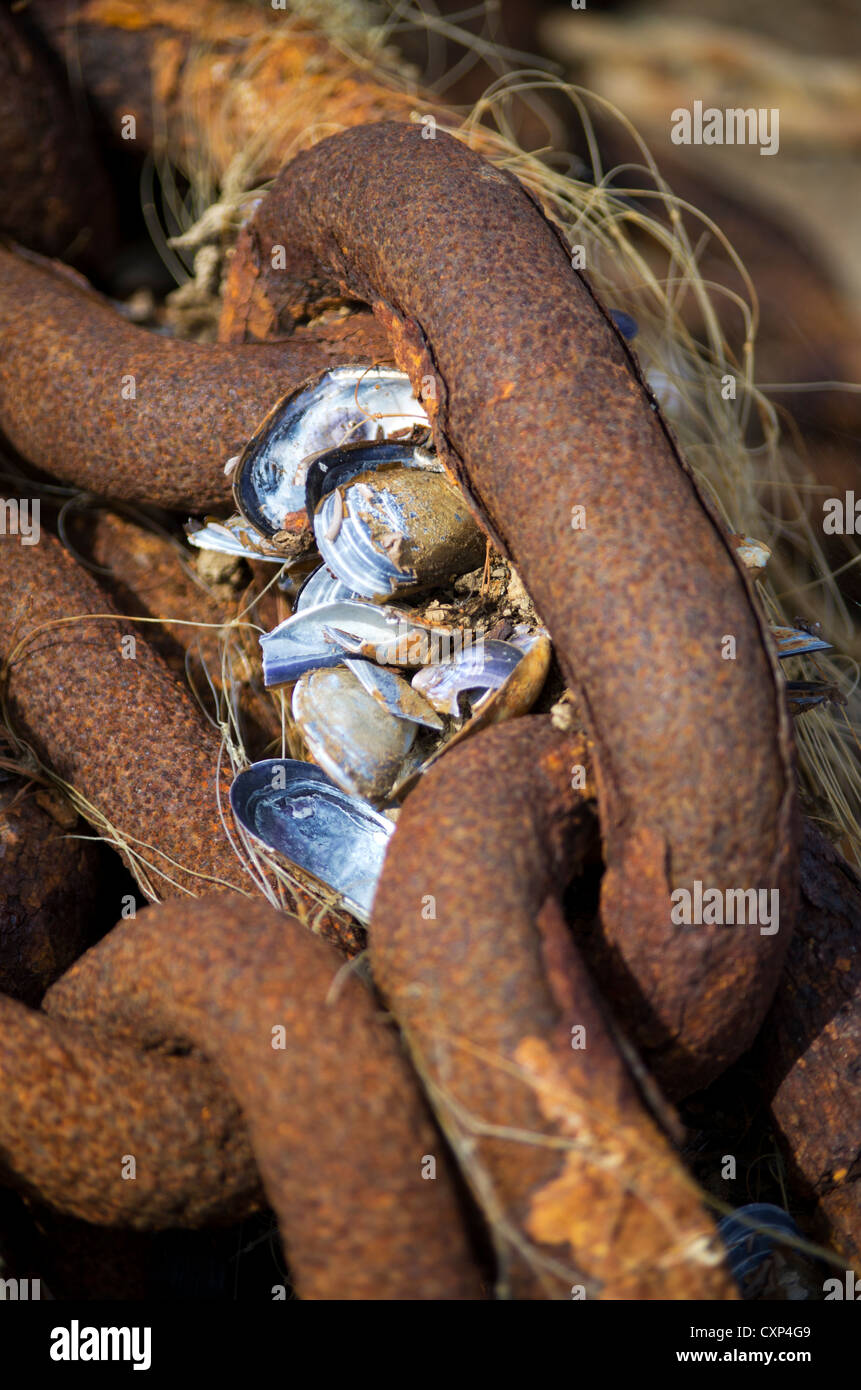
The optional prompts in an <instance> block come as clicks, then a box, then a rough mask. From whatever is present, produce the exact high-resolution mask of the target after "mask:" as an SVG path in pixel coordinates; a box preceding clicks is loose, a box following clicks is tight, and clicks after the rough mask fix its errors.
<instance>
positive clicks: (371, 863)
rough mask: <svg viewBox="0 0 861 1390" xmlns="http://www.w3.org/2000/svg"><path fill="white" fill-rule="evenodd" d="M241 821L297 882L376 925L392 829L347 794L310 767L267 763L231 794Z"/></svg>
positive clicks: (243, 777)
mask: <svg viewBox="0 0 861 1390" xmlns="http://www.w3.org/2000/svg"><path fill="white" fill-rule="evenodd" d="M230 805H231V809H232V811H233V814H234V817H235V818H236V821H237V823H238V824H239V825H240V826H241V827H242V829H243V830H245V831H246V833H247V834H248V835H250V836H251V838H252V839H253V840H257V841H258V842H259V843H260V844H262V845H263V846H264V847H265V848H266V849H267V850H269V851H270V852H272V853H273V854H275V855H276V856H277V857H278V858H279V859H281V860H283V861H284V862H285V863H286V864H288V865H289V867H290V868H291V870H292V871H293V872H294V873H295V875H296V877H297V878H299V879H302V880H304V881H307V882H309V883H310V884H312V885H317V884H320V885H322V886H323V887H324V888H327V889H329V890H330V891H331V892H333V893H335V894H336V895H337V897H338V898H339V899H340V901H341V902H342V903H343V905H344V907H346V908H347V909H348V911H350V912H352V914H353V916H354V917H357V918H358V920H359V921H360V922H363V923H365V924H366V925H367V923H368V922H369V920H370V915H371V906H372V904H373V900H374V893H375V891H376V887H377V882H378V880H379V877H380V873H381V871H382V867H383V859H384V857H385V853H386V848H387V845H388V842H389V838H390V837H391V834H392V832H393V831H394V825H393V824H392V822H391V821H389V820H387V819H386V817H385V816H381V815H378V814H377V812H376V811H374V810H373V809H372V808H371V807H370V806H367V805H365V804H364V803H363V802H361V801H356V800H355V799H354V798H353V797H351V796H348V795H346V794H345V793H344V792H343V791H342V790H341V788H340V787H337V786H335V784H334V783H333V782H332V781H331V780H330V779H329V778H328V777H327V776H326V774H325V772H323V771H321V769H320V768H318V767H314V766H313V765H312V764H311V763H302V762H296V761H295V760H294V759H292V758H269V759H267V760H266V761H265V762H259V763H255V764H254V765H253V766H252V767H250V768H248V769H247V770H246V771H245V772H240V773H239V775H238V776H237V777H236V778H235V780H234V782H233V785H232V787H231V788H230Z"/></svg>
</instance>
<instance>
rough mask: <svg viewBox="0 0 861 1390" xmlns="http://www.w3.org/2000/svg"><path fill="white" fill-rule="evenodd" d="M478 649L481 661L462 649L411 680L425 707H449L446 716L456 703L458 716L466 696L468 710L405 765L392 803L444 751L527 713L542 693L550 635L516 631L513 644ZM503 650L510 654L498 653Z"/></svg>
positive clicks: (474, 652)
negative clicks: (417, 758)
mask: <svg viewBox="0 0 861 1390" xmlns="http://www.w3.org/2000/svg"><path fill="white" fill-rule="evenodd" d="M480 645H483V648H484V652H485V653H486V656H485V658H484V659H483V660H482V659H481V658H480V657H477V653H478V652H479V651H480V647H478V648H477V647H472V648H466V649H464V650H462V651H460V652H458V653H456V654H455V656H453V657H452V658H451V660H450V661H446V662H440V663H438V664H437V665H434V666H427V667H425V668H423V670H421V671H419V672H418V674H417V675H416V676H414V677H413V682H412V684H413V688H414V689H417V690H419V691H420V692H421V694H423V695H425V696H426V697H427V699H428V701H429V703H433V702H435V703H436V708H437V709H438V710H443V709H446V708H447V709H448V711H449V713H450V712H451V711H452V710H453V709H454V707H455V704H457V706H458V711H459V712H460V697H461V696H462V695H466V696H467V698H468V699H469V702H470V712H469V715H468V717H467V719H466V723H465V724H463V725H462V726H461V727H460V728H459V729H458V728H456V729H455V730H454V732H453V733H450V734H448V735H447V736H446V737H444V738H443V740H442V741H441V742H440V743H439V744H438V745H437V747H436V748H435V749H434V750H433V751H432V752H431V753H430V754H429V755H428V756H427V757H426V758H424V759H423V760H422V761H421V762H419V763H417V764H416V765H415V766H414V767H406V766H405V767H404V769H403V771H402V773H401V776H400V777H399V779H398V781H397V782H396V783H395V785H394V787H393V788H392V793H391V796H392V799H393V800H401V799H402V798H403V797H405V796H406V795H407V794H408V792H410V791H412V789H413V787H414V786H415V784H416V782H417V781H418V779H419V778H420V777H421V776H423V774H424V773H425V772H427V770H428V768H429V767H432V766H433V764H434V763H435V762H436V761H437V760H438V759H439V758H441V757H442V756H443V754H444V753H447V752H448V751H449V750H450V749H451V748H454V747H455V746H456V745H457V744H458V743H465V742H466V740H467V739H468V738H472V736H473V734H477V733H478V732H479V730H480V729H486V728H487V727H488V726H489V725H491V724H502V723H504V722H505V720H507V719H516V718H517V717H518V716H519V715H521V714H526V713H528V711H529V710H530V709H531V708H532V706H533V705H534V704H535V701H536V700H537V699H538V696H539V695H540V694H541V688H542V686H543V685H544V682H545V680H546V678H547V672H548V670H549V667H550V656H551V652H552V647H551V644H550V637H549V635H548V633H547V632H545V631H544V629H543V628H542V629H539V630H538V631H537V632H530V631H529V630H528V629H526V628H520V629H518V630H517V631H516V632H515V636H514V639H513V640H512V641H511V642H497V641H496V640H494V639H487V640H486V641H484V643H483V644H480ZM503 647H504V648H508V649H509V650H508V651H506V652H504V653H503V652H500V651H499V650H498V649H499V648H503Z"/></svg>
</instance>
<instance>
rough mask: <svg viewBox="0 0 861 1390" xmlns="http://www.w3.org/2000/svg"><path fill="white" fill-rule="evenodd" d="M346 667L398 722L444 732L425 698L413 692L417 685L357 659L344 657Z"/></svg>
mask: <svg viewBox="0 0 861 1390" xmlns="http://www.w3.org/2000/svg"><path fill="white" fill-rule="evenodd" d="M344 665H345V666H346V668H347V670H348V671H352V673H353V675H354V676H355V677H356V679H357V680H358V681H359V683H360V685H361V686H362V687H363V688H364V689H365V690H367V692H368V694H369V695H371V696H373V698H374V699H375V700H376V701H377V703H378V704H379V705H382V707H383V709H386V710H388V712H389V714H391V715H394V717H395V719H407V720H411V721H412V722H413V723H414V724H423V725H424V726H425V727H426V728H428V729H436V730H441V729H443V728H444V727H445V726H444V725H443V722H442V720H441V719H440V717H439V715H438V714H436V713H435V712H434V710H433V707H432V706H431V705H429V704H428V702H427V700H426V699H425V698H424V696H423V695H422V694H421V693H420V692H419V691H418V690H415V689H414V688H413V685H414V684H415V682H413V685H410V683H409V681H405V680H404V678H403V676H399V675H398V673H397V671H393V670H392V668H391V667H390V666H377V664H376V663H375V662H373V661H364V660H362V658H361V657H355V656H348V657H345V658H344Z"/></svg>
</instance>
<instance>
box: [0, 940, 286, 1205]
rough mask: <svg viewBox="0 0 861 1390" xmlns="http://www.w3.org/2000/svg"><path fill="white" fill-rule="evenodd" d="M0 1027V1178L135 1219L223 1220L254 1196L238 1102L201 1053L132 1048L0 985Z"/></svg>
mask: <svg viewBox="0 0 861 1390" xmlns="http://www.w3.org/2000/svg"><path fill="white" fill-rule="evenodd" d="M139 921H140V924H141V925H143V921H144V918H143V916H141V918H140V919H139ZM129 925H130V928H131V930H133V931H134V930H136V929H137V926H138V923H137V922H130V924H129ZM100 949H101V948H100V947H96V950H100ZM162 950H163V951H164V953H165V955H168V954H170V945H169V943H168V942H167V941H163V943H162ZM51 1007H52V1006H51ZM0 1027H2V1031H3V1046H2V1048H0V1078H2V1100H0V1180H2V1181H3V1183H4V1184H5V1185H12V1186H14V1187H15V1188H16V1189H17V1190H18V1191H20V1192H23V1193H25V1194H26V1195H27V1196H29V1197H33V1198H39V1199H41V1200H42V1201H45V1202H47V1203H49V1204H51V1205H52V1206H53V1207H55V1208H56V1209H57V1210H59V1211H61V1212H65V1213H66V1214H67V1215H70V1216H77V1217H81V1218H83V1219H84V1220H86V1221H90V1222H93V1223H95V1224H98V1225H108V1226H110V1225H122V1226H129V1227H132V1228H136V1229H139V1230H149V1229H161V1228H164V1227H167V1226H174V1225H184V1226H200V1225H205V1224H206V1223H208V1222H211V1221H216V1220H218V1221H221V1220H224V1221H229V1220H231V1219H234V1218H238V1217H240V1216H242V1215H244V1214H246V1213H248V1212H250V1211H253V1210H255V1209H256V1208H258V1207H259V1206H260V1205H261V1203H262V1200H263V1198H262V1193H261V1190H260V1181H259V1178H258V1175H257V1170H256V1167H255V1164H254V1159H253V1156H252V1154H251V1149H250V1146H249V1142H248V1135H247V1131H246V1129H245V1127H244V1125H243V1122H242V1116H241V1113H240V1111H239V1108H238V1107H237V1105H236V1104H235V1103H234V1101H233V1100H232V1098H231V1095H230V1093H229V1092H228V1091H227V1089H226V1088H225V1085H224V1081H223V1079H222V1077H221V1076H220V1075H219V1074H218V1073H217V1072H215V1071H214V1070H213V1068H212V1067H211V1066H209V1065H208V1064H207V1063H206V1062H204V1061H203V1060H202V1059H201V1058H199V1057H171V1056H159V1055H157V1054H156V1053H153V1052H149V1053H144V1052H143V1050H142V1049H141V1048H139V1047H134V1046H132V1045H131V1044H128V1043H124V1042H120V1041H117V1040H115V1039H112V1038H110V1037H109V1036H107V1035H106V1034H104V1033H103V1032H102V1031H97V1030H96V1029H95V1028H93V1027H92V1026H88V1025H86V1024H80V1025H79V1024H76V1023H75V1024H73V1023H69V1022H66V1021H64V1020H61V1019H59V1018H49V1017H46V1016H45V1014H44V1013H41V1012H37V1011H33V1010H30V1009H27V1008H25V1007H24V1005H23V1004H19V1003H17V1002H16V1001H15V1000H12V999H7V998H5V997H3V996H0ZM127 1156H130V1157H131V1158H133V1159H134V1160H135V1175H134V1180H132V1179H131V1177H130V1176H128V1174H129V1173H130V1166H129V1163H128V1160H127ZM124 1170H125V1172H126V1174H127V1176H126V1177H125V1178H124V1177H123V1172H124Z"/></svg>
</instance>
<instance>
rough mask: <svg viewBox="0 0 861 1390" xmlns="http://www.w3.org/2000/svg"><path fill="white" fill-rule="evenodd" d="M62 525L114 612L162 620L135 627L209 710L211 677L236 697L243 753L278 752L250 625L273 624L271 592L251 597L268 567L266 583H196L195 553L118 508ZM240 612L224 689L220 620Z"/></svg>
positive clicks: (76, 516) (83, 513)
mask: <svg viewBox="0 0 861 1390" xmlns="http://www.w3.org/2000/svg"><path fill="white" fill-rule="evenodd" d="M65 529H66V533H67V535H68V537H69V540H70V542H71V544H72V545H73V547H74V549H75V551H76V552H77V554H78V555H80V556H82V557H83V558H84V560H85V561H86V562H88V563H90V564H93V565H96V566H98V582H99V584H100V585H101V587H102V588H104V589H106V590H107V592H108V594H109V595H110V597H111V599H112V601H113V603H114V605H115V607H116V608H117V611H118V612H120V613H122V614H124V615H134V616H138V617H144V618H147V619H150V618H160V619H163V620H164V621H163V622H158V623H153V622H147V624H146V626H145V627H141V628H139V629H138V630H139V631H140V632H141V633H142V634H143V636H144V637H145V638H146V640H147V641H148V642H149V643H150V645H151V646H153V647H154V648H155V650H156V651H158V652H159V653H160V655H161V656H163V657H164V659H165V661H166V662H167V664H168V666H169V667H170V668H171V670H172V671H173V672H174V673H175V674H176V675H177V676H180V677H182V678H183V679H184V680H185V679H188V680H189V681H190V682H191V684H192V686H193V688H194V689H196V690H197V691H198V692H199V693H200V694H201V695H202V696H203V697H204V698H206V702H207V709H208V710H209V711H210V713H212V712H214V700H213V699H212V698H211V697H210V696H209V683H210V682H212V684H213V685H214V686H215V687H216V689H217V690H221V691H223V692H224V693H225V695H226V696H227V698H231V699H234V700H235V703H236V704H237V706H238V711H239V716H240V720H241V724H242V731H243V738H244V742H245V746H246V748H247V750H248V752H249V756H251V757H263V756H264V754H265V752H266V750H267V749H268V748H269V747H270V745H271V746H272V747H274V748H275V749H276V751H278V750H280V747H281V720H280V717H279V715H278V712H277V710H276V707H275V705H274V703H273V702H272V700H271V699H270V698H269V697H268V696H267V694H266V693H265V691H264V688H263V679H262V670H261V665H260V649H259V646H258V643H257V637H258V631H257V629H256V628H255V627H254V626H253V624H257V626H258V627H260V628H262V629H263V631H267V630H268V629H269V628H272V627H274V626H275V624H276V623H277V622H278V612H277V603H276V601H275V600H274V599H273V598H272V594H271V591H270V593H269V594H267V595H266V596H265V597H264V598H263V599H256V598H255V595H256V594H257V593H258V592H259V591H260V590H262V589H263V587H264V586H265V583H269V582H270V581H271V579H272V576H273V573H274V571H273V570H272V569H271V567H270V568H269V572H268V574H266V575H265V576H264V583H257V582H254V581H253V582H252V584H247V583H244V582H242V579H241V577H238V578H237V581H236V582H226V581H225V582H217V583H216V582H210V583H206V584H204V583H203V582H198V581H196V580H195V578H194V570H193V568H192V567H193V565H194V564H195V562H196V561H198V557H199V555H200V552H197V553H194V552H188V551H187V550H186V551H185V555H183V550H184V547H183V546H182V543H181V542H179V543H177V542H176V541H175V540H173V539H171V538H170V537H168V536H166V535H164V534H161V533H159V532H156V531H154V530H151V529H149V528H147V527H145V526H141V525H138V524H137V523H135V522H134V521H132V520H131V519H130V518H128V517H125V516H121V515H118V514H117V513H116V512H113V511H109V510H107V509H105V508H102V507H100V508H97V509H94V508H86V509H81V510H79V511H77V512H74V513H73V514H72V515H71V517H70V518H69V519H68V520H67V521H66V527H65ZM183 559H184V560H185V563H184V564H183ZM227 568H228V569H229V562H228V567H227ZM234 569H235V570H236V571H238V572H239V575H240V576H241V573H242V571H243V570H244V566H243V565H242V563H241V561H236V562H234ZM240 612H241V615H242V616H241V619H240V622H241V623H242V624H243V626H237V627H235V628H234V631H233V634H232V638H231V645H230V658H231V665H230V670H229V674H230V676H231V677H232V682H231V680H229V681H228V682H227V685H228V689H227V690H226V691H225V690H224V683H223V681H222V655H223V649H224V644H225V640H226V634H225V632H224V625H225V624H227V623H230V622H231V620H232V619H236V618H237V615H239V614H240ZM171 619H173V621H171Z"/></svg>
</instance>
